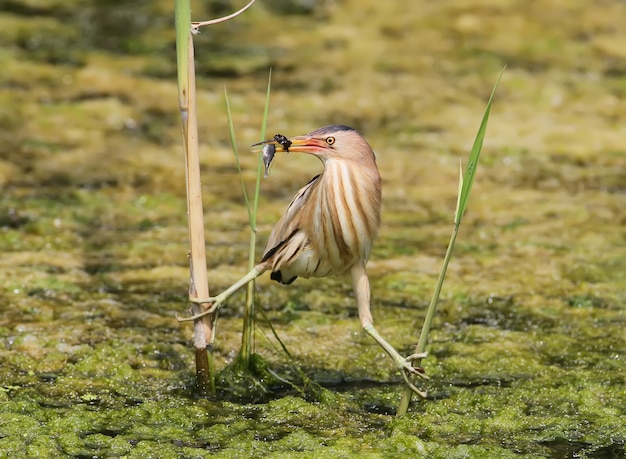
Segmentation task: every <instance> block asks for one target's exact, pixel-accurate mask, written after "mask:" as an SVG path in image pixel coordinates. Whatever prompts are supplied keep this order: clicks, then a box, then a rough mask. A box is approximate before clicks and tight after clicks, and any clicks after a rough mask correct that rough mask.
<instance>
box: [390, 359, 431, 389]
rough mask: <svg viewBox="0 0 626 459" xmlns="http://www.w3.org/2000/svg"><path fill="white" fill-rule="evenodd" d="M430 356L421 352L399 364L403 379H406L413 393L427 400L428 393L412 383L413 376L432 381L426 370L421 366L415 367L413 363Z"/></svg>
mask: <svg viewBox="0 0 626 459" xmlns="http://www.w3.org/2000/svg"><path fill="white" fill-rule="evenodd" d="M427 355H428V353H427V352H419V353H415V354H411V355H409V356H408V357H406V358H404V360H402V361H400V362H398V367H400V372H401V373H402V377H403V378H404V382H405V383H406V384H407V386H409V387H410V388H411V390H412V391H413V392H415V393H416V394H417V395H419V396H420V397H422V398H426V392H425V391H422V390H420V389H418V388H417V386H415V384H413V383H412V382H411V379H412V378H411V376H417V377H419V378H421V379H426V380H428V379H430V378H429V377H428V376H427V375H426V372H425V371H424V369H423V368H422V367H420V366H415V365H414V364H413V362H415V361H416V360H421V359H423V358H425V357H426V356H427Z"/></svg>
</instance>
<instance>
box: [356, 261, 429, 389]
mask: <svg viewBox="0 0 626 459" xmlns="http://www.w3.org/2000/svg"><path fill="white" fill-rule="evenodd" d="M350 275H351V276H352V288H353V289H354V295H355V296H356V302H357V306H358V308H359V319H360V320H361V326H362V327H363V330H364V331H365V332H366V333H367V334H368V335H370V336H371V337H372V338H373V339H374V340H375V341H376V342H377V343H378V344H379V346H380V347H382V348H383V350H384V351H385V352H386V353H387V354H388V355H389V357H391V359H392V360H393V361H394V363H395V364H396V366H397V367H398V368H399V369H400V371H401V373H402V377H403V378H404V381H405V382H406V384H407V385H408V386H409V387H410V388H411V390H413V391H414V392H415V393H417V394H418V395H419V396H420V397H422V398H425V397H426V393H425V392H424V391H421V390H419V389H418V388H417V387H415V385H414V384H413V383H411V381H410V380H409V375H416V376H419V377H420V378H423V379H429V378H428V376H426V375H425V374H424V370H422V369H421V368H415V367H414V366H413V364H412V362H413V361H415V360H418V359H423V358H424V357H426V355H427V354H426V353H419V354H411V355H410V356H408V357H402V356H401V355H400V354H399V353H398V351H396V350H395V349H394V347H393V346H392V345H391V344H389V343H388V342H387V341H386V340H385V339H384V338H383V337H382V336H380V334H379V333H378V331H377V330H376V329H375V328H374V324H373V319H372V313H371V311H370V282H369V278H368V277H367V271H366V270H365V265H364V264H362V263H357V264H356V265H354V267H353V268H352V269H351V271H350Z"/></svg>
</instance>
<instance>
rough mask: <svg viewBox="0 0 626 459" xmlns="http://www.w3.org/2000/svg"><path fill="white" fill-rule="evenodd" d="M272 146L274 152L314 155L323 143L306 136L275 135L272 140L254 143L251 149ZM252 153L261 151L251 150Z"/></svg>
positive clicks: (320, 140) (322, 146)
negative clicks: (274, 148)
mask: <svg viewBox="0 0 626 459" xmlns="http://www.w3.org/2000/svg"><path fill="white" fill-rule="evenodd" d="M267 144H274V146H275V147H276V152H277V153H278V152H287V153H289V152H292V151H294V152H297V153H310V154H315V153H317V152H319V151H320V150H321V149H323V148H324V145H325V144H324V141H323V140H322V139H318V138H315V137H310V136H308V135H299V136H295V137H285V136H283V135H280V134H276V135H275V136H274V138H273V139H268V140H264V141H263V142H259V143H255V144H253V145H251V147H258V146H261V145H267ZM253 151H257V152H259V151H261V150H260V149H256V148H255V149H253Z"/></svg>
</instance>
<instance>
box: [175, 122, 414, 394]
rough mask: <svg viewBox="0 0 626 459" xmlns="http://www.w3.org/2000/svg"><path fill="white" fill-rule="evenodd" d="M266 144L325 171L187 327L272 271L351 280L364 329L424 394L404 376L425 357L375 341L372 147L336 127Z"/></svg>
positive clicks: (376, 223) (282, 278)
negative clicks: (251, 263) (240, 273)
mask: <svg viewBox="0 0 626 459" xmlns="http://www.w3.org/2000/svg"><path fill="white" fill-rule="evenodd" d="M268 144H271V145H273V147H275V149H276V152H284V151H291V152H301V153H309V154H311V155H314V156H316V157H317V158H319V159H320V160H321V161H322V163H323V164H324V171H323V172H322V173H321V174H319V175H317V176H315V177H313V179H312V180H311V181H310V182H309V183H307V184H306V185H305V186H304V188H302V189H301V190H300V191H298V193H297V194H296V195H295V197H294V198H293V200H292V201H291V204H289V206H288V207H287V210H286V211H285V213H284V215H283V216H282V217H281V219H280V220H279V221H278V223H277V224H276V226H274V228H273V230H272V232H271V234H270V237H269V240H268V242H267V246H266V248H265V254H264V255H263V258H262V259H261V262H260V263H259V264H257V265H256V266H255V267H254V269H253V270H252V271H250V272H249V273H248V274H247V275H245V276H244V277H243V278H242V279H240V280H239V281H238V282H237V283H235V284H233V285H232V286H231V287H230V288H228V289H227V290H225V291H224V292H222V293H221V294H220V295H218V296H216V297H212V298H207V299H195V298H194V299H192V301H193V302H197V303H203V304H207V303H208V304H211V306H210V307H209V308H208V310H207V311H206V312H205V313H203V314H201V315H196V316H193V317H189V318H187V319H186V320H194V319H197V318H199V317H201V316H202V315H205V314H208V313H211V312H213V311H215V310H217V309H218V308H219V307H221V306H222V304H223V303H224V301H225V300H226V299H227V298H228V297H230V296H231V295H232V294H233V293H234V292H236V291H237V290H238V289H240V288H241V287H243V286H244V285H246V284H247V283H248V282H250V281H252V280H253V279H255V278H257V277H258V276H260V275H261V274H263V273H264V272H265V271H267V270H271V278H272V279H273V280H276V281H278V282H281V283H283V284H291V283H292V282H293V281H294V280H295V279H296V278H297V277H325V276H329V275H340V274H346V273H350V277H351V278H352V287H353V289H354V294H355V296H356V302H357V306H358V311H359V319H360V320H361V325H362V327H363V330H365V332H366V333H367V334H369V335H370V336H371V337H372V338H374V340H376V342H377V343H378V344H379V345H380V346H381V347H382V348H383V349H384V350H385V352H387V354H389V356H390V357H391V358H392V359H393V361H394V362H395V364H396V365H397V366H398V368H399V369H400V370H401V371H402V375H403V376H404V378H405V381H406V382H407V383H408V384H409V385H410V386H411V388H412V389H414V390H415V391H416V392H418V393H420V394H421V395H423V394H422V393H421V392H420V391H418V390H417V388H415V386H414V385H412V384H411V383H410V382H409V378H408V377H407V375H408V374H417V375H420V376H422V377H425V376H424V375H423V373H422V371H420V370H419V369H417V368H414V367H413V365H412V361H413V360H415V359H419V358H423V357H425V354H414V355H411V356H409V357H406V358H404V357H402V356H401V355H400V354H399V353H398V352H397V351H396V350H395V349H394V348H393V346H391V344H389V343H388V342H387V341H385V339H383V337H382V336H380V335H379V334H378V332H377V331H376V329H375V328H374V325H373V321H372V314H371V312H370V284H369V279H368V277H367V272H366V270H365V265H366V263H367V260H368V258H369V255H370V252H371V250H372V244H373V241H374V238H375V237H376V235H377V234H378V229H379V227H380V210H381V178H380V174H379V172H378V167H377V166H376V158H375V156H374V152H373V151H372V148H371V147H370V146H369V144H368V143H367V141H366V140H365V139H364V138H363V136H361V135H360V134H359V133H358V132H357V131H356V130H354V129H352V128H349V127H347V126H340V125H334V126H326V127H323V128H320V129H318V130H316V131H313V132H311V133H310V134H306V135H302V136H297V137H291V138H286V137H284V136H281V135H276V136H275V137H274V139H271V140H266V141H264V142H261V143H259V144H256V145H268ZM256 145H253V146H256ZM272 153H273V149H272ZM266 166H267V165H266Z"/></svg>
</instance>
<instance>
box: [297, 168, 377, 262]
mask: <svg viewBox="0 0 626 459" xmlns="http://www.w3.org/2000/svg"><path fill="white" fill-rule="evenodd" d="M374 172H375V173H372V171H371V169H368V168H363V167H358V165H356V164H353V163H352V162H348V161H333V160H329V161H326V164H325V170H324V173H323V174H322V176H321V177H320V180H319V181H318V184H317V186H316V188H315V190H312V191H313V192H312V193H311V195H310V206H309V209H307V210H308V211H307V212H306V214H307V216H308V218H307V219H306V222H305V225H304V229H305V232H306V233H307V237H308V239H309V243H310V247H311V249H312V250H313V251H314V252H315V253H316V254H317V257H318V258H319V260H320V264H321V265H328V267H327V269H329V270H330V273H333V274H339V273H343V272H345V271H346V270H348V269H350V268H351V267H352V266H353V265H354V263H355V262H356V261H357V260H363V261H364V262H366V261H367V259H368V258H369V254H370V251H371V248H372V243H373V241H374V238H375V237H376V235H377V233H378V228H379V227H380V207H381V192H380V175H379V174H378V170H377V169H376V165H375V163H374ZM307 204H309V203H307Z"/></svg>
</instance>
